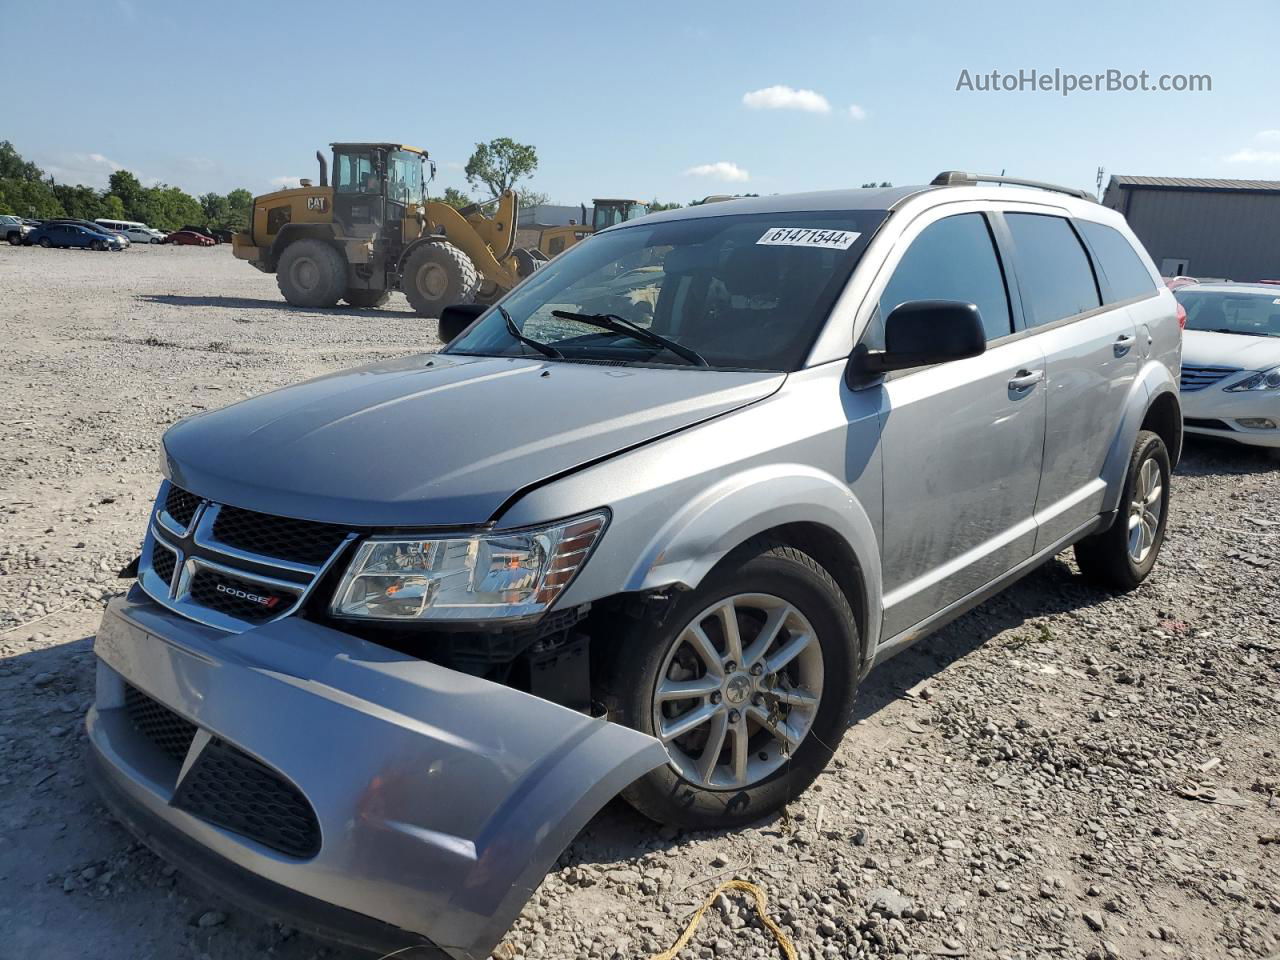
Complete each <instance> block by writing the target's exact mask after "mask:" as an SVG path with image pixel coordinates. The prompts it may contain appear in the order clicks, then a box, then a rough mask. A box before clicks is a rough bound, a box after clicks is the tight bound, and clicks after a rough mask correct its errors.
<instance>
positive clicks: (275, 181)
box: [271, 177, 302, 190]
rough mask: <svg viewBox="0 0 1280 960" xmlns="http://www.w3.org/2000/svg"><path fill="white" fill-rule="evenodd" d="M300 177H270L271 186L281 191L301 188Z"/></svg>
mask: <svg viewBox="0 0 1280 960" xmlns="http://www.w3.org/2000/svg"><path fill="white" fill-rule="evenodd" d="M301 179H302V178H301V177H272V178H271V185H272V186H273V187H279V188H280V189H281V190H289V189H292V188H293V187H300V186H302V183H301Z"/></svg>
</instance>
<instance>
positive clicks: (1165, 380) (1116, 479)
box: [1102, 360, 1178, 514]
mask: <svg viewBox="0 0 1280 960" xmlns="http://www.w3.org/2000/svg"><path fill="white" fill-rule="evenodd" d="M1164 393H1170V394H1172V395H1173V398H1174V399H1175V400H1177V398H1178V384H1177V382H1176V381H1174V379H1173V375H1172V374H1171V373H1170V372H1169V368H1168V367H1167V366H1165V365H1164V364H1163V363H1159V362H1157V361H1155V360H1150V361H1148V362H1147V363H1146V364H1145V365H1144V366H1143V367H1142V369H1141V370H1140V371H1139V373H1138V376H1137V377H1135V378H1134V381H1133V384H1132V385H1131V386H1130V387H1129V394H1128V396H1127V397H1125V401H1124V416H1123V417H1122V418H1121V420H1120V427H1119V429H1117V430H1116V435H1115V438H1114V439H1113V440H1112V441H1111V447H1110V449H1109V450H1108V451H1107V458H1106V460H1105V461H1103V464H1102V479H1103V480H1104V481H1106V484H1107V492H1106V496H1105V497H1103V500H1102V513H1103V514H1107V513H1111V512H1112V511H1114V510H1116V509H1117V508H1118V507H1119V505H1120V496H1121V493H1122V492H1123V491H1124V480H1125V473H1126V471H1127V470H1128V469H1129V459H1130V457H1132V456H1133V445H1134V444H1135V443H1136V442H1137V440H1138V432H1139V431H1140V430H1141V429H1142V422H1143V421H1144V420H1145V419H1146V417H1147V411H1148V410H1150V409H1151V406H1152V404H1154V403H1155V402H1156V398H1157V397H1159V396H1160V395H1161V394H1164ZM1169 455H1170V456H1171V457H1173V456H1176V455H1177V454H1176V451H1173V450H1170V451H1169Z"/></svg>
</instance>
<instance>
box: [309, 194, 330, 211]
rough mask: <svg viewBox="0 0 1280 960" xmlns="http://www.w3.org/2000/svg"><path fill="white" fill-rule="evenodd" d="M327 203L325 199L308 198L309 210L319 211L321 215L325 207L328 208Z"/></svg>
mask: <svg viewBox="0 0 1280 960" xmlns="http://www.w3.org/2000/svg"><path fill="white" fill-rule="evenodd" d="M325 201H326V198H325V197H307V209H308V210H319V211H320V212H321V213H324V210H325V206H326V202H325Z"/></svg>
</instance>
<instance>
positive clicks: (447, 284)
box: [400, 242, 480, 317]
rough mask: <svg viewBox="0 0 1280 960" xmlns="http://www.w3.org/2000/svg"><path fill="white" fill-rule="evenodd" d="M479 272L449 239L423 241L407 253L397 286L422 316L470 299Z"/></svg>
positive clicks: (433, 314) (474, 295)
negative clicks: (437, 241) (448, 241)
mask: <svg viewBox="0 0 1280 960" xmlns="http://www.w3.org/2000/svg"><path fill="white" fill-rule="evenodd" d="M479 286H480V273H479V271H477V270H476V265H475V264H474V263H473V262H472V260H471V258H470V257H468V256H467V255H466V254H465V253H463V252H462V251H461V250H459V249H458V248H457V247H455V246H454V245H453V244H451V243H436V242H433V243H424V244H422V245H421V246H419V247H418V248H417V249H416V250H414V251H413V252H412V253H411V254H409V258H408V259H407V260H406V261H405V264H404V270H403V272H402V273H401V279H400V289H402V290H403V291H404V295H405V297H406V298H407V299H408V301H409V306H411V307H413V309H414V312H415V313H417V314H418V315H419V316H422V317H439V316H440V311H442V310H443V309H444V308H445V307H448V306H451V305H453V304H455V303H471V302H472V301H473V300H475V297H476V289H477V288H478V287H479Z"/></svg>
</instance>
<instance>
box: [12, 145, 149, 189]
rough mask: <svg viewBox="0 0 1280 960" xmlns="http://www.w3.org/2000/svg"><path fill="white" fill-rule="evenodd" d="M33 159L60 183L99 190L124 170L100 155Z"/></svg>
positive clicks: (83, 154) (53, 155)
mask: <svg viewBox="0 0 1280 960" xmlns="http://www.w3.org/2000/svg"><path fill="white" fill-rule="evenodd" d="M33 159H35V161H36V162H37V163H38V164H39V165H40V167H41V168H42V169H43V170H44V172H45V173H46V174H48V175H49V176H51V177H53V179H54V180H56V181H57V182H58V183H69V184H84V185H85V186H87V187H97V188H99V189H102V188H105V187H106V186H107V179H108V178H109V177H110V176H111V174H113V173H115V172H116V171H117V170H123V169H124V168H123V167H122V166H121V165H120V164H118V163H116V162H115V161H114V160H112V159H111V158H110V157H104V156H103V155H102V154H100V153H55V154H52V155H43V156H37V157H34V158H33ZM139 179H141V178H139Z"/></svg>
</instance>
